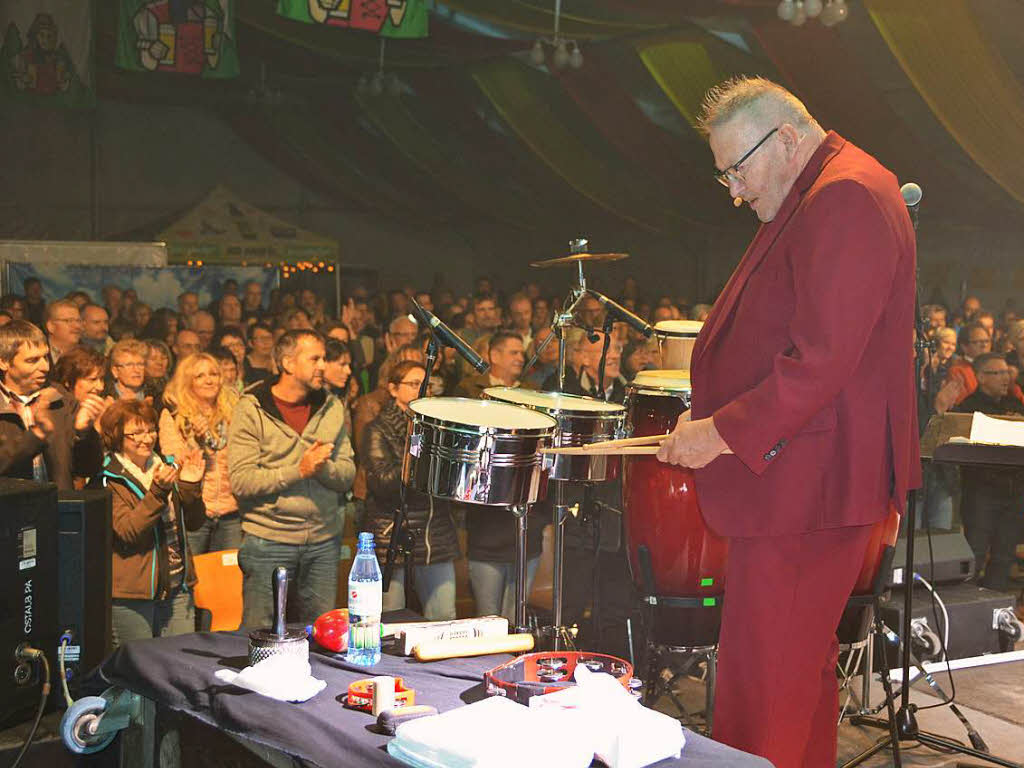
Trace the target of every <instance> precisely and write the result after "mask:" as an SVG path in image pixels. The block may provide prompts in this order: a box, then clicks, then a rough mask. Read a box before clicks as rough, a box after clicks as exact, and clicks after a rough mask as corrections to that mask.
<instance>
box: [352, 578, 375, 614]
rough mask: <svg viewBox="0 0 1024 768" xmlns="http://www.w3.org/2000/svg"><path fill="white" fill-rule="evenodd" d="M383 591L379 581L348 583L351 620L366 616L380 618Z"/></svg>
mask: <svg viewBox="0 0 1024 768" xmlns="http://www.w3.org/2000/svg"><path fill="white" fill-rule="evenodd" d="M383 602H384V601H383V590H382V588H381V583H380V582H379V581H350V582H349V583H348V615H349V620H350V621H352V620H356V621H358V620H359V619H361V618H362V617H364V616H380V612H381V606H382V605H383Z"/></svg>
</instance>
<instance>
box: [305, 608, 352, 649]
mask: <svg viewBox="0 0 1024 768" xmlns="http://www.w3.org/2000/svg"><path fill="white" fill-rule="evenodd" d="M313 639H314V640H316V643H317V645H319V646H320V647H321V648H324V649H326V650H328V651H334V652H335V653H343V652H344V651H347V650H348V608H335V609H334V610H333V611H328V612H327V613H325V614H323V615H321V616H320V617H319V618H317V620H316V621H315V622H313Z"/></svg>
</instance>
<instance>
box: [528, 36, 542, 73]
mask: <svg viewBox="0 0 1024 768" xmlns="http://www.w3.org/2000/svg"><path fill="white" fill-rule="evenodd" d="M530 61H531V62H533V63H534V64H536V65H537V66H538V67H539V66H541V65H542V64H544V46H543V45H542V44H541V41H540V40H539V39H538V40H536V41H535V42H534V44H533V47H532V48H531V49H530Z"/></svg>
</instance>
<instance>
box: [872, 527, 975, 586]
mask: <svg viewBox="0 0 1024 768" xmlns="http://www.w3.org/2000/svg"><path fill="white" fill-rule="evenodd" d="M931 537H932V555H934V562H935V576H934V581H932V575H931V562H930V557H929V552H928V534H927V532H926V531H918V532H917V533H916V534H915V535H914V570H915V571H917V572H918V573H919V574H921V575H922V576H924V578H926V579H928V580H929V582H932V583H934V584H957V583H960V582H964V581H967V580H968V579H970V578H971V577H972V576H974V553H973V552H972V551H971V547H970V545H969V544H968V543H967V539H965V538H964V535H963V534H962V533H960V531H942V532H941V533H940V532H937V531H932V534H931ZM906 563H907V539H906V536H905V535H904V536H900V538H898V539H897V540H896V553H895V556H894V557H893V560H892V569H891V570H890V572H889V574H888V577H887V579H886V584H885V585H886V586H887V587H899V586H902V585H903V584H904V582H905V580H906V573H905V572H906V567H905V566H906Z"/></svg>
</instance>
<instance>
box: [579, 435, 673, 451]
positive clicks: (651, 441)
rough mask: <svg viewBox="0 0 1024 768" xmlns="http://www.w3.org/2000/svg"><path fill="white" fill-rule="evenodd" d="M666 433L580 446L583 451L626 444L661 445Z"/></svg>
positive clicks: (622, 446)
mask: <svg viewBox="0 0 1024 768" xmlns="http://www.w3.org/2000/svg"><path fill="white" fill-rule="evenodd" d="M667 437H668V435H644V436H643V437H624V438H622V439H621V440H602V441H601V442H598V443H586V444H585V445H582V446H580V447H581V448H583V450H585V451H603V450H605V449H606V448H625V447H626V446H628V445H661V444H662V443H663V442H665V440H666V438H667Z"/></svg>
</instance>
